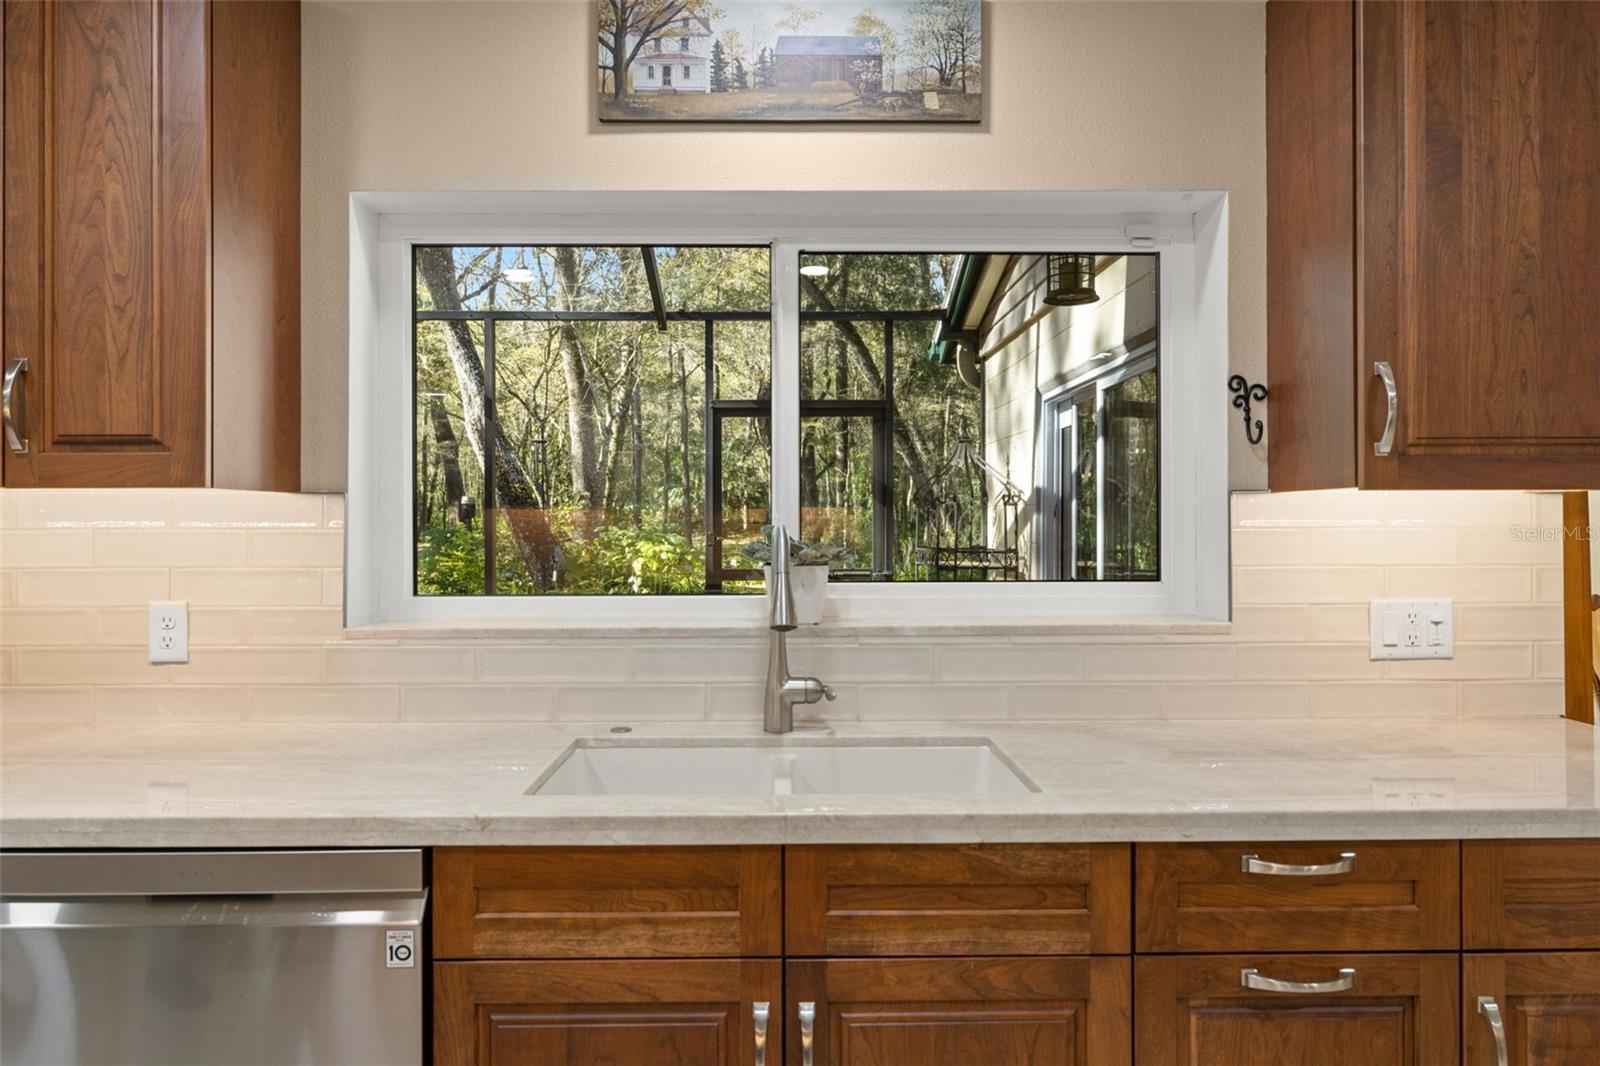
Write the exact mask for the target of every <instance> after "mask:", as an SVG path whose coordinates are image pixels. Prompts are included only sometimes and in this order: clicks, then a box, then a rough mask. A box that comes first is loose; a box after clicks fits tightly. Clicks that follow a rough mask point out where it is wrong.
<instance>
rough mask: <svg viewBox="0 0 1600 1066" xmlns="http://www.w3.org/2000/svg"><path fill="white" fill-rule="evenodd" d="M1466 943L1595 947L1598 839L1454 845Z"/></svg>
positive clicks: (1599, 910)
mask: <svg viewBox="0 0 1600 1066" xmlns="http://www.w3.org/2000/svg"><path fill="white" fill-rule="evenodd" d="M1461 848H1462V851H1461V872H1462V882H1463V885H1462V895H1463V901H1464V906H1465V914H1464V918H1463V922H1462V925H1463V928H1464V932H1465V937H1466V947H1468V948H1469V949H1470V948H1543V949H1555V950H1560V949H1571V948H1600V841H1596V840H1468V841H1463V842H1462V845H1461Z"/></svg>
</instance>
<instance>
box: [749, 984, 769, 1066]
mask: <svg viewBox="0 0 1600 1066" xmlns="http://www.w3.org/2000/svg"><path fill="white" fill-rule="evenodd" d="M752 1013H753V1014H754V1015H755V1019H756V1066H767V1019H768V1018H770V1017H772V1004H771V1003H770V1002H768V1001H767V1000H762V1001H761V1002H759V1003H757V1004H756V1005H755V1007H754V1009H753V1011H752Z"/></svg>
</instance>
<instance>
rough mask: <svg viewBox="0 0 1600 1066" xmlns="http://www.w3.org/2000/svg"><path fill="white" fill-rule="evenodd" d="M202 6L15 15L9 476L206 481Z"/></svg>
mask: <svg viewBox="0 0 1600 1066" xmlns="http://www.w3.org/2000/svg"><path fill="white" fill-rule="evenodd" d="M208 17H209V8H208V6H207V5H204V4H200V3H179V2H158V3H150V2H148V0H104V2H98V0H60V2H58V3H51V4H33V3H27V2H21V3H16V2H13V3H8V4H7V5H6V11H5V25H6V34H5V53H6V54H5V68H6V73H5V77H6V87H7V92H6V99H5V142H6V166H5V179H4V181H5V201H6V228H5V277H6V286H5V297H4V315H5V326H4V339H5V352H4V355H5V360H6V361H7V362H9V361H11V360H13V359H17V358H28V359H29V360H30V361H31V372H30V373H29V374H28V375H27V377H26V378H25V379H24V381H25V383H26V389H27V396H26V399H27V407H28V409H29V412H30V415H31V416H32V417H33V419H34V424H33V425H31V426H29V427H28V435H29V437H30V438H31V440H32V442H33V448H32V452H31V454H29V455H27V456H21V457H18V456H12V455H8V456H7V459H6V465H5V479H6V484H7V485H11V486H24V485H54V486H69V485H70V486H79V485H81V486H95V485H201V484H204V482H205V478H206V420H207V407H206V399H207V398H206V360H207V303H206V297H207V291H208V289H207V263H208V260H207V256H208V245H207V234H208V226H209V216H210V197H209V191H210V174H209V155H208V152H209V147H208V116H207V79H206V56H207V44H208V42H207V21H208Z"/></svg>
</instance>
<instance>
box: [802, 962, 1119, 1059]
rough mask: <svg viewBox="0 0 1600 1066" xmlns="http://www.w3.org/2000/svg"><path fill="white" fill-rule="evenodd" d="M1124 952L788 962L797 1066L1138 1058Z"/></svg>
mask: <svg viewBox="0 0 1600 1066" xmlns="http://www.w3.org/2000/svg"><path fill="white" fill-rule="evenodd" d="M1130 970H1131V967H1130V963H1129V960H1128V959H1127V958H1126V957H1102V958H1082V957H1077V958H1051V957H1009V958H973V959H953V958H944V959H821V960H815V961H791V962H789V963H788V965H787V969H786V976H787V985H788V995H787V999H788V1007H789V1010H788V1015H787V1017H786V1018H785V1019H784V1021H785V1025H786V1031H787V1033H788V1037H787V1044H788V1055H787V1057H786V1058H785V1060H784V1061H785V1062H786V1063H788V1064H789V1066H923V1064H926V1066H1013V1064H1016V1066H1023V1064H1026V1066H1090V1064H1093V1066H1130V1064H1131V1063H1132V1061H1133V1051H1132V1043H1133V1017H1132V1011H1131V1002H1130V988H1129V980H1130Z"/></svg>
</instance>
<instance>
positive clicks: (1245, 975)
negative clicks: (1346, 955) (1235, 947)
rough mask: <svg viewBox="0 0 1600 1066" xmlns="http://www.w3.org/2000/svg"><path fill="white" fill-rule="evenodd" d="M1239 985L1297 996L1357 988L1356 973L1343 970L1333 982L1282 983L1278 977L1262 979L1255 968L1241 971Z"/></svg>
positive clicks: (1259, 972) (1259, 990) (1318, 994)
mask: <svg viewBox="0 0 1600 1066" xmlns="http://www.w3.org/2000/svg"><path fill="white" fill-rule="evenodd" d="M1239 983H1240V984H1241V985H1243V986H1244V987H1245V988H1253V989H1255V990H1256V991H1257V992H1288V993H1289V994H1291V995H1296V996H1320V995H1324V994H1325V993H1328V992H1348V991H1350V990H1351V989H1352V988H1354V987H1355V986H1356V972H1355V971H1354V970H1352V969H1348V968H1347V969H1342V970H1340V971H1339V976H1338V977H1336V978H1334V979H1333V980H1332V981H1280V980H1278V979H1277V978H1276V977H1262V976H1261V971H1260V970H1257V969H1255V968H1253V967H1251V968H1247V969H1243V970H1240V971H1239Z"/></svg>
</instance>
